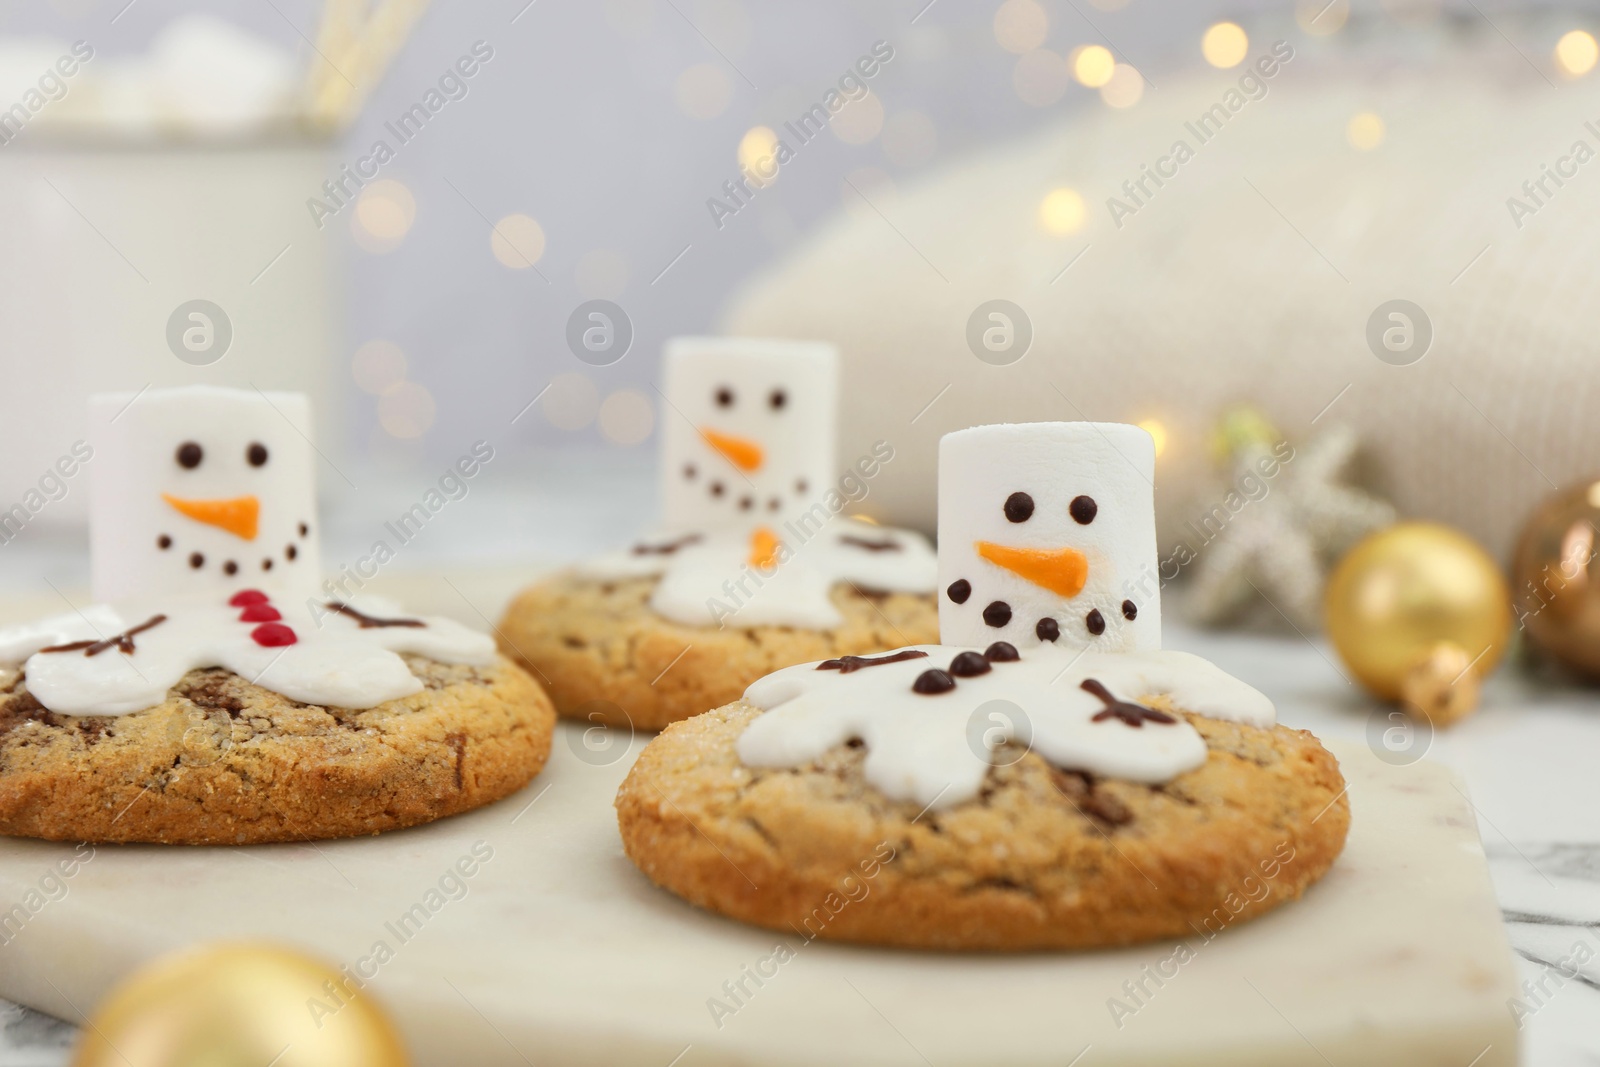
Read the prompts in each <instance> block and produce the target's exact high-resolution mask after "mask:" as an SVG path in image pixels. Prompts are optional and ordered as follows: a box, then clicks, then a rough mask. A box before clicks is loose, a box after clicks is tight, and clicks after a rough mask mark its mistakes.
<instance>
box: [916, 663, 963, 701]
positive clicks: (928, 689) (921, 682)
mask: <svg viewBox="0 0 1600 1067" xmlns="http://www.w3.org/2000/svg"><path fill="white" fill-rule="evenodd" d="M955 687H956V680H955V679H954V678H952V677H950V676H949V675H948V674H946V673H945V672H944V671H941V670H938V669H937V668H935V669H933V670H926V671H923V672H922V673H921V674H919V675H917V680H916V681H914V682H912V683H911V691H912V692H913V693H921V694H923V695H924V696H935V695H937V694H939V693H948V692H950V690H952V689H954V688H955Z"/></svg>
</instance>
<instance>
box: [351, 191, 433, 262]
mask: <svg viewBox="0 0 1600 1067" xmlns="http://www.w3.org/2000/svg"><path fill="white" fill-rule="evenodd" d="M416 220H417V200H416V197H414V196H412V195H411V190H410V189H408V188H407V187H406V186H405V185H404V184H402V183H401V182H397V181H395V180H394V179H393V178H379V179H378V180H377V181H375V182H370V183H368V185H367V187H366V188H365V189H363V190H361V195H360V196H358V197H357V198H356V209H355V212H354V213H353V214H352V215H351V217H350V232H351V233H352V234H353V235H354V237H355V240H356V244H358V245H360V246H361V247H362V248H364V249H365V250H367V251H368V252H379V253H382V252H392V251H394V250H395V249H396V248H398V247H400V242H401V241H403V240H405V237H406V234H408V233H410V232H411V224H412V223H414V222H416Z"/></svg>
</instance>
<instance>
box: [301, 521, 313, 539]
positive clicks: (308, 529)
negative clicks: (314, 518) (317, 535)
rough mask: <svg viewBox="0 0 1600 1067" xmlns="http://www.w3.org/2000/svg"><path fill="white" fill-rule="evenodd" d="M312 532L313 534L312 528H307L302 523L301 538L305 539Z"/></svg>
mask: <svg viewBox="0 0 1600 1067" xmlns="http://www.w3.org/2000/svg"><path fill="white" fill-rule="evenodd" d="M310 532H311V527H309V526H307V525H306V524H305V523H303V522H302V523H301V524H300V536H301V537H304V536H305V535H306V534H308V533H310Z"/></svg>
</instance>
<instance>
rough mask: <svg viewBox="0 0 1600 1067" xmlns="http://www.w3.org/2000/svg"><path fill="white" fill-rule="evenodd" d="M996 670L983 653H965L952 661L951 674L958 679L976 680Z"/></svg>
mask: <svg viewBox="0 0 1600 1067" xmlns="http://www.w3.org/2000/svg"><path fill="white" fill-rule="evenodd" d="M992 670H994V668H993V667H991V666H989V661H988V660H987V659H985V658H984V657H983V653H981V652H963V653H961V654H960V655H958V656H957V657H956V658H955V659H953V660H951V661H950V673H951V674H953V675H955V676H956V677H957V678H976V677H977V676H978V675H980V674H988V673H989V672H990V671H992Z"/></svg>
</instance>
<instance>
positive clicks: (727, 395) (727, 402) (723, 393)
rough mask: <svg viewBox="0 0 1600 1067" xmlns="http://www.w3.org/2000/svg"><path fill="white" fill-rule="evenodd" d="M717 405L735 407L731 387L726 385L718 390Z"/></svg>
mask: <svg viewBox="0 0 1600 1067" xmlns="http://www.w3.org/2000/svg"><path fill="white" fill-rule="evenodd" d="M717 407H719V408H731V407H733V390H732V389H729V388H728V387H727V386H726V385H724V386H723V387H722V388H721V389H718V390H717Z"/></svg>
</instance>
